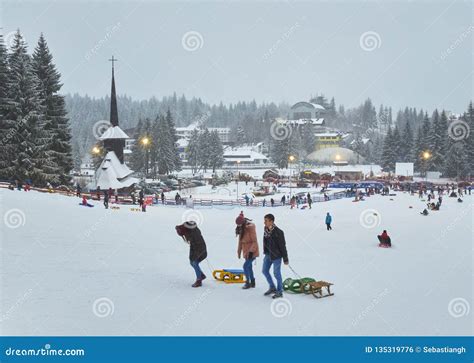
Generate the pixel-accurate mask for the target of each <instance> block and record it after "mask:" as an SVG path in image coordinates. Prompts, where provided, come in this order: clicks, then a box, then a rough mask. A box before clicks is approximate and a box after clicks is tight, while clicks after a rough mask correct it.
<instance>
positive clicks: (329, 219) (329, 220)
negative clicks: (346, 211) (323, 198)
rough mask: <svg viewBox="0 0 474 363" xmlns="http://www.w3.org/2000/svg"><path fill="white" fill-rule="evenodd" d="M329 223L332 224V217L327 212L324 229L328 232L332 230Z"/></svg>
mask: <svg viewBox="0 0 474 363" xmlns="http://www.w3.org/2000/svg"><path fill="white" fill-rule="evenodd" d="M331 223H332V216H331V215H330V214H329V212H327V214H326V228H327V230H328V231H330V230H332V227H331Z"/></svg>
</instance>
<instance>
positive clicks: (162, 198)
mask: <svg viewBox="0 0 474 363" xmlns="http://www.w3.org/2000/svg"><path fill="white" fill-rule="evenodd" d="M161 204H163V205H165V193H163V191H162V192H161Z"/></svg>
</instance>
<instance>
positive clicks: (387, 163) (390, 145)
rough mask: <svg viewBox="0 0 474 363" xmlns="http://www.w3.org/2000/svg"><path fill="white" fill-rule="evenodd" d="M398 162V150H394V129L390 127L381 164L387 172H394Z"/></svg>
mask: <svg viewBox="0 0 474 363" xmlns="http://www.w3.org/2000/svg"><path fill="white" fill-rule="evenodd" d="M396 160H397V154H396V150H395V149H394V137H393V133H392V128H391V127H389V128H388V131H387V135H386V136H385V139H384V144H383V151H382V158H381V164H382V168H383V169H384V170H385V171H394V170H395V162H396Z"/></svg>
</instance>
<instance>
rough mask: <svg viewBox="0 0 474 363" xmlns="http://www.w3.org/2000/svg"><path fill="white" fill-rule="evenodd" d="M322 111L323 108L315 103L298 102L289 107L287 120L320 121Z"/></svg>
mask: <svg viewBox="0 0 474 363" xmlns="http://www.w3.org/2000/svg"><path fill="white" fill-rule="evenodd" d="M324 111H325V108H324V107H323V106H321V105H318V104H316V103H310V102H305V101H303V102H298V103H295V104H294V105H293V106H291V108H290V114H289V116H288V120H290V121H296V120H305V121H318V120H321V119H322V116H323V115H324ZM319 122H321V121H319ZM322 122H324V119H322Z"/></svg>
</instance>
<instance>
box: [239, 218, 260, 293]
mask: <svg viewBox="0 0 474 363" xmlns="http://www.w3.org/2000/svg"><path fill="white" fill-rule="evenodd" d="M235 224H237V228H236V229H235V233H236V235H237V236H238V237H239V244H238V247H237V257H238V258H239V259H240V257H241V256H243V257H244V259H245V262H244V266H243V269H244V274H245V285H244V286H243V287H242V288H243V289H244V290H246V289H249V288H251V287H255V275H254V273H253V269H252V263H253V261H255V259H256V258H257V257H258V255H259V252H258V242H257V232H256V228H255V224H253V223H252V221H251V220H250V219H248V218H245V217H244V212H240V214H239V216H238V217H237V219H236V220H235Z"/></svg>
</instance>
